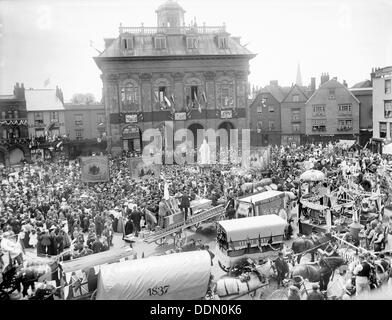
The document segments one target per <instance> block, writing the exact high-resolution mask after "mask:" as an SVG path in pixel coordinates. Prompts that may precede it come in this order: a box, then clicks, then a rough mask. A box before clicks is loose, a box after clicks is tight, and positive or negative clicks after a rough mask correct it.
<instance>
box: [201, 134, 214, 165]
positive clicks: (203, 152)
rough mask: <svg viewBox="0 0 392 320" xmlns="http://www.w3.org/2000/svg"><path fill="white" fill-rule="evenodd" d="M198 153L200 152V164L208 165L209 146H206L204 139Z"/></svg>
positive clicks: (209, 156) (209, 159)
mask: <svg viewBox="0 0 392 320" xmlns="http://www.w3.org/2000/svg"><path fill="white" fill-rule="evenodd" d="M199 152H200V164H210V162H211V153H210V146H209V145H208V143H207V140H206V138H204V140H203V143H202V144H201V146H200V148H199Z"/></svg>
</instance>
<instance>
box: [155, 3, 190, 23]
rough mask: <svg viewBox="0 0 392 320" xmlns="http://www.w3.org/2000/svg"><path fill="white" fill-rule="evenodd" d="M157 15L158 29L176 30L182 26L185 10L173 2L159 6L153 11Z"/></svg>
mask: <svg viewBox="0 0 392 320" xmlns="http://www.w3.org/2000/svg"><path fill="white" fill-rule="evenodd" d="M155 12H156V13H157V26H158V27H171V28H178V27H181V26H182V25H184V22H185V20H184V13H185V10H184V9H183V8H182V7H181V6H180V5H179V4H178V3H177V1H174V0H168V1H166V2H165V3H164V4H161V5H160V6H159V7H158V9H157V10H156V11H155Z"/></svg>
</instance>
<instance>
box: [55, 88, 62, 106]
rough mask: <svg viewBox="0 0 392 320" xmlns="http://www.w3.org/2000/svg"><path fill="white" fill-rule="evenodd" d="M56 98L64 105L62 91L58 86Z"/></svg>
mask: <svg viewBox="0 0 392 320" xmlns="http://www.w3.org/2000/svg"><path fill="white" fill-rule="evenodd" d="M56 96H57V98H59V100H60V101H61V102H62V103H63V104H64V97H63V91H62V90H61V89H60V88H59V87H58V86H56Z"/></svg>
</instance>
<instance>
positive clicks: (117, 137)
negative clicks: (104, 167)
mask: <svg viewBox="0 0 392 320" xmlns="http://www.w3.org/2000/svg"><path fill="white" fill-rule="evenodd" d="M104 83H105V84H106V85H104V88H105V89H106V90H105V92H106V94H105V110H106V116H107V123H108V125H107V127H108V132H107V136H108V151H109V152H111V153H112V154H114V155H116V154H118V153H120V152H121V151H122V133H121V119H120V92H119V75H118V74H109V75H108V76H106V77H105V81H104Z"/></svg>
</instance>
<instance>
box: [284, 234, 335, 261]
mask: <svg viewBox="0 0 392 320" xmlns="http://www.w3.org/2000/svg"><path fill="white" fill-rule="evenodd" d="M331 240H332V236H331V234H330V233H325V234H322V235H321V236H318V235H312V236H311V237H305V238H298V239H295V240H294V241H293V243H292V245H291V250H292V251H293V253H294V254H297V255H298V256H297V263H300V262H301V258H302V254H301V253H302V252H305V251H307V252H306V253H310V254H311V257H312V260H311V261H312V262H313V261H314V254H315V253H316V251H317V249H318V248H320V249H323V250H324V249H325V248H326V247H327V245H328V243H329V242H330V241H331Z"/></svg>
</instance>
